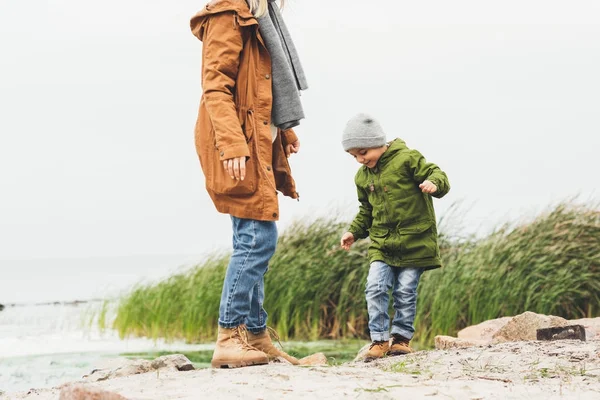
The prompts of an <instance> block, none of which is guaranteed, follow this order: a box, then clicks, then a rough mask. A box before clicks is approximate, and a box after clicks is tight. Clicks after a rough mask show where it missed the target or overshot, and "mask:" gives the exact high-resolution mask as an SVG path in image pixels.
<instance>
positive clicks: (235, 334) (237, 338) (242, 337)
mask: <svg viewBox="0 0 600 400" xmlns="http://www.w3.org/2000/svg"><path fill="white" fill-rule="evenodd" d="M268 363H269V358H268V357H267V355H266V354H265V353H263V352H262V351H260V350H257V349H255V348H254V347H252V346H250V345H249V344H248V331H247V330H246V327H245V326H244V325H240V326H236V327H235V328H231V329H228V328H221V327H219V335H218V337H217V345H216V347H215V351H214V353H213V357H212V361H211V363H210V365H211V366H212V367H213V368H237V367H245V366H248V365H261V364H268Z"/></svg>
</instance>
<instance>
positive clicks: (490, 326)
mask: <svg viewBox="0 0 600 400" xmlns="http://www.w3.org/2000/svg"><path fill="white" fill-rule="evenodd" d="M511 319H512V317H502V318H497V319H491V320H489V321H484V322H482V323H480V324H477V325H472V326H469V327H467V328H465V329H463V330H460V331H459V332H458V335H457V336H458V338H459V339H464V340H488V341H490V342H491V341H492V338H493V337H494V335H495V334H496V332H498V331H499V330H500V329H501V328H502V327H503V326H505V325H506V324H507V323H508V322H509V321H510V320H511Z"/></svg>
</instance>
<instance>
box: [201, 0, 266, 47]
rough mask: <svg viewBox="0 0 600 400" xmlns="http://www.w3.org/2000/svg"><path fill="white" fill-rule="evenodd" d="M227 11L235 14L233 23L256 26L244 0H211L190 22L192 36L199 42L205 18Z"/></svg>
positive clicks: (255, 21)
mask: <svg viewBox="0 0 600 400" xmlns="http://www.w3.org/2000/svg"><path fill="white" fill-rule="evenodd" d="M228 11H231V12H234V13H235V14H237V19H236V20H235V21H236V23H238V24H239V25H242V26H246V25H253V24H258V21H257V20H256V18H254V15H253V14H252V12H250V7H249V6H248V3H247V2H246V0H213V1H211V2H210V3H208V4H207V5H206V6H204V8H203V9H202V10H200V11H198V13H196V15H194V16H193V17H192V19H191V20H190V28H191V29H192V33H193V35H194V36H196V37H197V38H198V39H199V40H202V36H203V33H204V32H203V31H204V22H205V21H206V18H208V17H209V16H211V15H213V14H218V13H222V12H228ZM234 26H235V25H234Z"/></svg>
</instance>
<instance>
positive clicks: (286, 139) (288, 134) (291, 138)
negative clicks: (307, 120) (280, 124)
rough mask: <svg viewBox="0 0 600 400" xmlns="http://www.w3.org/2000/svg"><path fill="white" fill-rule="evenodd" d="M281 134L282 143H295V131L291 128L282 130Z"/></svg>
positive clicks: (296, 139) (296, 138)
mask: <svg viewBox="0 0 600 400" xmlns="http://www.w3.org/2000/svg"><path fill="white" fill-rule="evenodd" d="M282 136H283V143H284V145H286V144H292V143H296V142H297V141H298V136H296V133H295V132H294V130H293V129H288V130H287V131H283V132H282Z"/></svg>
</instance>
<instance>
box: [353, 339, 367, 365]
mask: <svg viewBox="0 0 600 400" xmlns="http://www.w3.org/2000/svg"><path fill="white" fill-rule="evenodd" d="M369 346H371V343H367V344H365V345H364V346H363V347H362V348H361V349H360V350H359V351H358V354H356V357H354V362H358V361H364V360H365V357H366V356H367V351H369Z"/></svg>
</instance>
